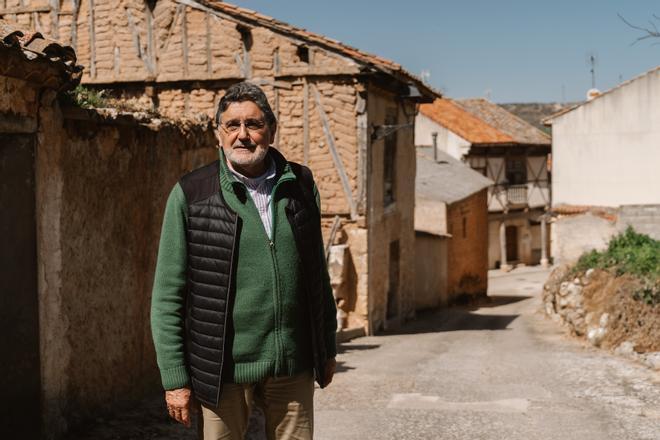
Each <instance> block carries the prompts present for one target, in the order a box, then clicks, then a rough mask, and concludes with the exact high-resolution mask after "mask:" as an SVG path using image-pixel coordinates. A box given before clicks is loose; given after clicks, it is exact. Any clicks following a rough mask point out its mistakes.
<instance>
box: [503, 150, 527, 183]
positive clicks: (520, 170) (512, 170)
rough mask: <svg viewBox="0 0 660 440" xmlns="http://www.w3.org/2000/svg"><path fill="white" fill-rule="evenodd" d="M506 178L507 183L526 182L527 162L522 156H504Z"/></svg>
mask: <svg viewBox="0 0 660 440" xmlns="http://www.w3.org/2000/svg"><path fill="white" fill-rule="evenodd" d="M506 180H507V182H508V183H509V185H523V184H525V183H527V163H526V161H525V158H524V157H507V158H506Z"/></svg>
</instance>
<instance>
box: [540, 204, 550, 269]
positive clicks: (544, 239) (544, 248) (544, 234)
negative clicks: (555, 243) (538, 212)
mask: <svg viewBox="0 0 660 440" xmlns="http://www.w3.org/2000/svg"><path fill="white" fill-rule="evenodd" d="M547 222H548V219H547V217H546V216H545V214H544V215H542V216H541V267H549V266H550V261H549V260H548V229H547Z"/></svg>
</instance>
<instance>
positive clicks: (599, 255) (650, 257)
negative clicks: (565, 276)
mask: <svg viewBox="0 0 660 440" xmlns="http://www.w3.org/2000/svg"><path fill="white" fill-rule="evenodd" d="M592 268H593V269H605V270H610V271H613V272H614V273H615V274H616V275H617V276H620V275H623V274H626V273H627V274H631V275H634V276H636V277H638V278H640V279H641V280H642V283H643V287H642V288H641V289H639V290H638V291H637V292H635V298H637V299H639V300H642V301H644V302H646V303H647V304H656V303H659V302H660V241H658V240H654V239H652V238H651V237H649V236H648V235H645V234H640V233H638V232H636V231H635V230H634V229H633V228H632V227H630V226H629V227H628V228H627V229H626V230H625V231H624V232H622V233H621V234H619V235H617V236H615V237H614V238H612V240H610V243H609V245H608V246H607V249H606V250H604V251H595V250H593V251H590V252H587V253H585V254H583V255H582V256H581V257H580V259H579V260H578V262H577V264H576V265H575V267H574V268H573V272H574V273H575V272H584V271H586V270H588V269H592Z"/></svg>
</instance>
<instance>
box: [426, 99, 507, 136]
mask: <svg viewBox="0 0 660 440" xmlns="http://www.w3.org/2000/svg"><path fill="white" fill-rule="evenodd" d="M419 111H420V113H421V114H423V115H424V116H426V117H427V118H429V119H431V120H432V121H434V122H436V123H438V124H440V125H442V126H443V127H445V128H446V129H448V130H449V131H451V132H453V133H455V134H457V135H458V136H460V137H462V138H463V139H465V140H466V141H468V142H470V143H472V144H511V143H513V142H514V140H513V138H512V137H511V136H509V135H507V134H505V133H502V132H501V131H499V130H497V129H496V128H494V127H492V126H491V125H489V124H487V123H486V122H484V121H483V120H482V119H479V118H478V117H476V116H474V115H473V114H471V113H470V112H468V111H467V110H465V109H463V108H462V107H460V106H458V105H457V104H456V103H455V102H454V101H453V100H451V99H436V100H435V101H434V102H432V103H431V104H422V105H420V107H419Z"/></svg>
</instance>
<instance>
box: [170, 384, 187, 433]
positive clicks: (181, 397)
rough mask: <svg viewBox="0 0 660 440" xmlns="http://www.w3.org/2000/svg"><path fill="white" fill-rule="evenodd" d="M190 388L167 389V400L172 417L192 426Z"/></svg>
mask: <svg viewBox="0 0 660 440" xmlns="http://www.w3.org/2000/svg"><path fill="white" fill-rule="evenodd" d="M190 394H191V392H190V388H178V389H176V390H170V391H165V402H166V403H167V412H169V413H170V417H172V418H173V419H174V420H176V421H177V422H179V423H183V424H184V425H186V426H187V427H188V428H190V409H191V407H192V405H191V400H192V399H191V397H190Z"/></svg>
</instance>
